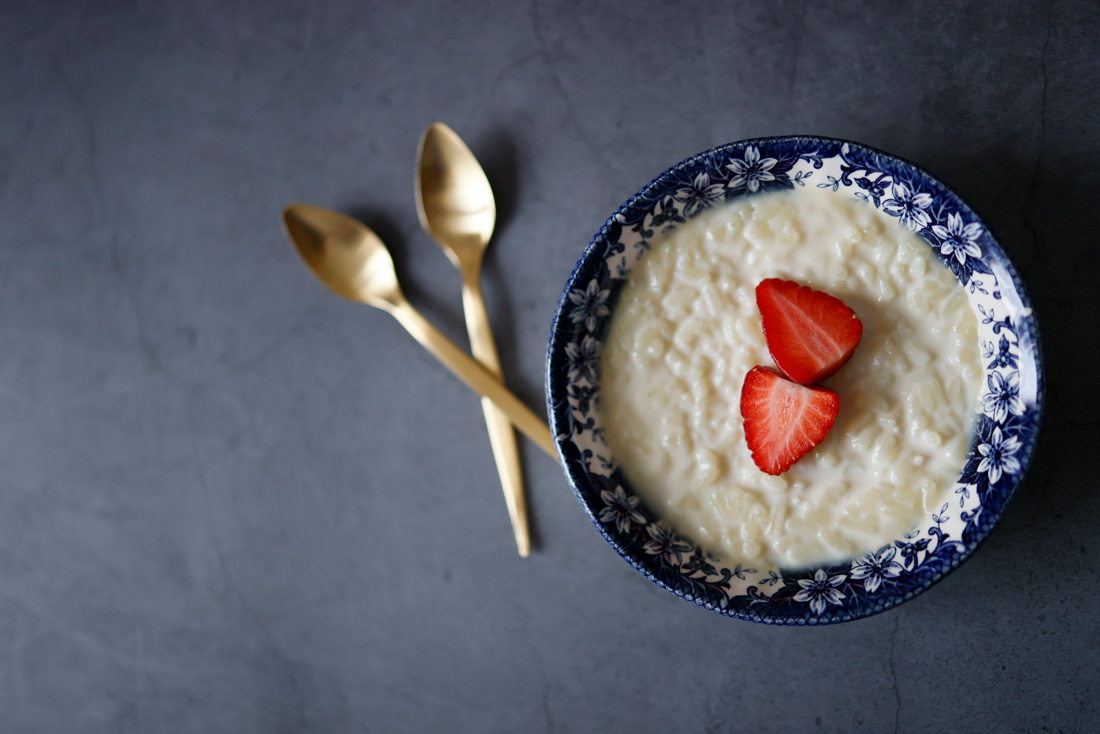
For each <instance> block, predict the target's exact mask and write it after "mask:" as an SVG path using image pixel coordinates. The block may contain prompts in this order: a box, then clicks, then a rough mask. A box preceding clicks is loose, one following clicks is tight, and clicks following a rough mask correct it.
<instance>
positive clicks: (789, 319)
mask: <svg viewBox="0 0 1100 734" xmlns="http://www.w3.org/2000/svg"><path fill="white" fill-rule="evenodd" d="M756 305H757V307H758V308H759V309H760V316H761V318H762V320H763V324H764V338H765V339H767V341H768V351H769V352H771V355H772V359H774V360H775V365H776V367H778V368H779V371H780V372H782V373H783V374H784V375H786V376H787V377H789V378H791V379H792V380H794V381H795V382H801V383H802V384H803V385H809V384H810V383H813V382H817V381H819V380H824V379H825V378H826V377H829V376H830V375H832V374H834V373H835V372H836V371H837V370H838V369H840V368H841V366H842V365H843V364H844V363H845V362H847V361H848V360H849V359H851V357H852V353H853V352H855V351H856V347H857V346H859V340H860V338H861V337H862V336H863V322H862V321H860V320H859V319H858V318H857V317H856V314H855V311H853V310H852V309H850V308H848V306H846V305H845V304H844V301H842V300H840V299H839V298H836V297H834V296H830V295H829V294H828V293H822V292H821V291H815V290H814V289H813V288H810V287H809V286H808V285H799V284H798V283H795V282H794V281H792V280H779V279H778V278H768V279H767V280H764V281H761V283H760V285H758V286H756Z"/></svg>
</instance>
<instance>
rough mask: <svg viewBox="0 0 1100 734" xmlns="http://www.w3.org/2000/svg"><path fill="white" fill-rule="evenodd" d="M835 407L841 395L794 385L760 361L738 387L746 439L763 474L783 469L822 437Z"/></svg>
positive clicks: (834, 418)
mask: <svg viewBox="0 0 1100 734" xmlns="http://www.w3.org/2000/svg"><path fill="white" fill-rule="evenodd" d="M839 411H840V396H838V395H837V394H836V393H835V392H834V391H832V390H830V389H829V388H827V387H817V386H816V385H811V386H806V385H799V384H798V383H797V382H791V381H790V380H788V379H787V378H785V377H783V376H782V375H779V374H778V373H776V372H775V371H773V370H771V369H768V368H767V367H760V366H759V365H758V366H756V367H753V368H752V369H751V370H749V373H748V374H747V375H745V384H744V386H743V387H742V388H741V417H742V418H744V419H745V441H746V442H747V443H748V444H749V451H751V452H752V460H753V461H755V462H756V465H757V466H758V467H760V469H761V470H762V471H765V472H767V473H768V474H782V473H783V472H785V471H787V470H788V469H790V468H791V465H792V464H794V463H795V462H796V461H798V460H799V459H801V458H802V457H803V456H805V455H806V454H808V453H809V452H810V451H811V450H812V449H813V448H814V446H817V445H818V444H819V443H821V442H822V441H823V440H825V436H826V435H828V433H829V429H831V428H832V427H833V423H835V422H836V415H837V413H838V412H839Z"/></svg>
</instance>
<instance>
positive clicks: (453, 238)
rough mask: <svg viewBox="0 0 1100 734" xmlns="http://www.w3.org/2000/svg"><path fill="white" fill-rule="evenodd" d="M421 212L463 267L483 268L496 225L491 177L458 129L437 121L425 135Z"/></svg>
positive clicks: (431, 230)
mask: <svg viewBox="0 0 1100 734" xmlns="http://www.w3.org/2000/svg"><path fill="white" fill-rule="evenodd" d="M417 158H418V164H417V169H416V178H417V180H416V193H417V196H416V212H417V215H418V216H419V217H420V224H421V225H422V226H423V227H424V229H425V230H426V231H427V232H428V233H429V234H430V235H431V236H432V237H433V238H435V240H436V241H437V242H438V243H439V244H440V246H441V247H442V248H443V250H444V252H446V253H447V256H448V257H449V258H450V259H451V261H452V262H453V263H454V264H455V266H456V267H458V268H459V269H460V270H462V271H463V273H465V272H466V271H467V270H469V269H471V268H474V267H475V266H476V267H477V268H480V265H481V257H482V254H483V253H484V251H485V247H486V246H487V245H488V244H489V238H490V237H492V235H493V228H494V227H495V226H496V217H497V210H496V201H495V199H494V198H493V190H492V188H491V187H490V186H489V179H488V178H487V177H486V176H485V171H484V170H483V169H482V168H481V164H480V163H478V161H477V158H476V157H474V154H473V152H471V151H470V149H469V148H468V147H467V146H466V144H465V143H464V142H462V138H460V137H459V136H458V134H457V133H455V131H454V130H452V129H451V128H449V127H448V126H447V125H444V124H443V123H442V122H434V123H432V124H431V125H429V126H428V128H427V130H425V131H424V135H423V137H422V138H421V139H420V151H419V154H418V156H417Z"/></svg>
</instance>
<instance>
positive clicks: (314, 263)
mask: <svg viewBox="0 0 1100 734" xmlns="http://www.w3.org/2000/svg"><path fill="white" fill-rule="evenodd" d="M283 226H284V227H285V228H286V233H287V236H288V237H289V238H290V241H291V242H292V243H293V244H294V247H295V248H296V249H297V250H298V254H299V255H301V256H302V259H303V260H304V261H305V263H306V265H307V266H308V267H309V269H310V270H311V271H313V274H314V275H315V276H317V278H318V279H319V280H320V281H321V282H322V283H324V284H325V285H326V286H328V287H329V289H330V290H332V291H333V292H334V293H337V294H338V295H341V296H343V297H344V298H348V299H350V300H352V301H358V302H360V303H365V304H367V305H368V306H374V307H376V308H380V309H382V310H383V311H386V312H387V313H389V314H390V315H391V316H393V317H394V318H396V319H397V320H398V321H399V322H400V323H401V325H402V326H404V327H405V330H406V331H408V332H409V333H410V334H412V336H413V338H414V339H416V340H417V341H418V342H420V344H421V346H423V347H424V348H425V349H427V350H428V351H429V352H431V353H432V354H433V355H434V356H435V358H436V359H438V360H439V361H440V362H442V363H443V365H444V366H445V367H447V368H448V369H449V370H450V371H451V372H452V373H454V375H455V376H456V377H458V378H459V379H460V380H462V381H463V382H465V383H466V384H467V385H468V386H469V387H470V388H471V389H473V390H474V392H476V393H478V394H479V395H481V396H482V397H486V398H489V399H490V400H492V401H493V402H494V403H495V404H496V405H497V406H498V407H499V408H500V409H501V410H502V411H504V413H505V414H506V415H507V416H508V419H509V420H510V421H511V422H512V423H513V424H514V425H515V427H516V428H518V429H519V430H520V431H522V432H523V433H524V434H526V435H527V436H528V437H529V438H530V439H531V440H532V441H534V442H535V443H536V444H538V446H539V447H540V448H541V449H542V450H543V451H545V452H546V453H548V454H550V455H551V456H553V457H557V451H556V450H555V448H554V439H553V436H551V435H550V428H549V427H548V426H547V425H546V423H544V422H543V421H542V420H541V419H540V418H539V417H538V416H536V415H535V414H534V413H532V412H531V410H530V409H529V408H528V407H527V406H526V405H524V404H523V403H522V402H521V401H520V399H519V398H517V397H516V396H515V395H513V394H512V393H511V392H510V391H509V390H508V389H507V388H505V387H504V386H503V385H501V384H500V382H499V381H498V380H497V378H496V377H494V376H493V375H492V374H491V373H490V372H489V371H488V370H486V369H485V368H484V367H482V366H481V365H480V364H478V362H477V361H475V360H474V359H473V358H472V357H470V355H468V354H466V352H464V351H462V349H461V348H459V347H458V346H457V345H456V344H455V343H454V342H452V341H451V340H450V339H448V338H447V337H445V336H444V335H443V334H442V333H441V332H440V331H439V330H438V329H436V328H435V327H434V326H432V325H431V323H429V322H428V321H427V319H425V318H424V317H423V316H421V315H420V312H418V311H417V310H416V309H415V308H413V307H412V304H410V303H409V302H408V300H406V299H405V295H404V294H403V293H402V292H401V287H400V285H399V284H398V282H397V274H396V273H395V272H394V269H393V260H392V259H391V258H390V253H389V250H387V249H386V246H385V245H384V244H383V243H382V240H381V239H379V238H378V235H376V234H375V233H374V232H373V231H372V230H371V229H370V228H368V227H367V226H366V225H365V224H363V223H362V222H359V221H357V220H355V219H352V218H351V217H347V216H344V215H343V214H340V213H338V212H334V211H331V210H328V209H322V208H321V207H318V206H311V205H309V204H291V205H290V206H288V207H287V208H286V209H284V210H283Z"/></svg>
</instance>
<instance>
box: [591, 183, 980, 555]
mask: <svg viewBox="0 0 1100 734" xmlns="http://www.w3.org/2000/svg"><path fill="white" fill-rule="evenodd" d="M766 278H781V279H785V280H795V281H798V282H799V283H801V284H804V285H808V286H810V287H812V288H814V289H817V290H821V291H825V292H827V293H830V294H832V295H834V296H836V297H837V298H840V299H841V300H842V301H844V302H845V303H846V304H848V305H849V306H851V307H852V308H853V309H854V310H855V312H856V314H857V315H858V316H859V318H860V319H861V320H862V321H863V325H864V332H863V339H862V342H861V343H860V346H859V348H858V349H857V350H856V352H855V355H854V356H853V358H852V359H851V361H850V362H848V364H847V365H845V366H844V368H843V369H841V370H840V371H839V372H838V373H837V374H836V375H834V376H833V377H831V378H829V379H828V380H825V381H824V382H823V383H822V384H824V385H825V386H827V387H830V388H832V389H833V390H836V391H837V392H838V393H839V394H840V398H841V402H840V414H839V416H838V418H837V421H836V424H835V425H834V426H833V428H832V431H831V432H830V433H829V435H828V436H827V437H826V438H825V440H824V441H823V442H822V443H821V444H820V445H818V446H817V447H816V448H815V449H814V450H813V451H812V452H810V453H809V454H807V455H806V456H804V457H803V458H802V460H801V461H799V462H798V463H797V464H795V465H794V466H793V467H791V468H790V469H789V470H788V471H787V472H785V473H784V474H782V475H781V476H769V475H767V474H765V473H764V472H762V471H761V470H760V469H758V468H757V466H756V465H755V464H754V462H753V460H752V456H751V455H750V453H749V450H748V447H747V446H746V444H745V438H744V432H743V430H742V422H741V417H740V413H739V402H740V390H741V384H742V381H743V380H744V377H745V374H746V373H747V372H748V371H749V370H750V369H751V368H752V367H753V366H755V365H758V364H762V365H771V364H772V362H771V358H770V356H769V353H768V348H767V345H766V343H765V340H764V335H763V333H762V330H761V324H760V314H759V312H758V310H757V306H756V299H755V295H754V290H755V287H756V285H757V284H758V283H759V282H760V281H762V280H764V279H766ZM977 344H978V340H977V322H976V319H975V317H974V314H973V312H972V311H971V309H970V307H969V304H968V302H967V299H966V295H965V292H964V290H963V289H962V288H960V287H959V286H958V284H957V282H956V280H955V278H954V276H953V274H952V273H951V272H950V271H949V270H948V269H947V268H946V267H944V266H943V264H942V263H940V262H939V261H938V260H937V259H936V256H935V254H934V253H933V251H932V249H931V248H930V247H929V246H928V244H927V243H926V242H924V241H923V240H922V239H920V238H919V237H918V236H916V235H915V234H913V233H912V232H910V231H909V230H907V229H905V228H904V227H903V226H901V225H900V224H899V223H898V221H897V220H896V219H893V218H891V217H889V216H887V215H885V214H882V213H880V212H878V211H877V210H875V209H874V208H873V207H871V206H870V205H869V204H866V203H865V202H862V201H858V200H855V199H852V198H850V197H848V196H845V195H843V194H839V193H833V192H831V191H828V190H824V191H822V190H813V189H810V190H804V189H796V190H792V191H784V192H776V193H768V194H759V195H755V196H747V197H741V198H738V199H736V200H734V201H732V202H730V203H726V204H723V205H720V206H717V207H714V208H712V209H710V210H708V211H706V212H703V213H702V214H700V215H698V216H696V217H695V218H693V219H691V220H689V221H688V222H687V223H685V224H681V225H680V226H679V227H677V228H676V229H675V230H673V231H672V232H671V233H669V234H668V235H666V236H665V237H664V238H662V239H660V240H659V241H654V242H653V244H652V249H651V251H650V252H649V253H647V254H646V256H645V257H644V258H642V260H641V261H640V262H639V263H638V264H637V265H636V266H635V268H634V269H633V271H632V272H631V273H630V276H629V278H628V279H627V282H626V284H625V286H624V287H623V291H622V293H621V296H620V300H619V303H618V305H617V306H616V309H615V313H614V315H613V317H612V320H611V324H610V327H609V330H608V334H607V337H606V342H605V344H604V347H603V352H602V356H601V388H600V406H599V410H600V414H601V422H602V423H603V425H604V427H605V430H606V437H607V441H608V444H609V446H610V448H611V450H612V454H613V455H614V456H615V458H616V461H617V463H618V465H619V466H620V467H621V468H622V470H623V473H624V475H625V476H626V478H627V480H628V481H629V483H630V485H631V487H632V488H633V489H634V491H635V492H636V493H637V494H638V495H639V496H640V497H641V498H642V499H643V500H644V501H645V502H646V504H647V505H648V506H649V507H650V508H651V509H652V510H653V511H655V512H656V513H657V514H658V515H660V516H661V518H662V520H663V521H664V522H665V523H666V524H668V525H670V526H671V527H673V528H675V529H676V530H677V532H679V533H681V534H682V535H684V536H686V537H688V538H690V539H692V540H693V541H695V542H696V543H698V544H700V545H702V546H703V547H704V548H706V549H707V550H709V551H710V552H712V553H715V554H716V555H718V556H720V557H721V558H722V559H723V560H725V561H727V562H737V563H742V564H745V565H752V566H754V567H758V568H761V567H769V566H779V567H785V568H802V567H810V566H816V565H820V564H824V563H831V562H837V561H841V560H844V559H847V558H851V557H854V556H856V555H858V554H860V553H862V552H868V551H873V550H876V549H878V548H880V547H881V546H883V545H885V544H887V543H890V542H891V541H893V540H894V539H896V538H899V537H901V536H902V535H903V534H904V533H905V532H906V531H908V530H909V529H910V528H912V527H913V525H914V524H915V523H916V522H917V521H918V520H919V519H920V518H921V517H923V516H925V515H927V514H929V513H931V512H934V511H936V510H937V509H939V507H940V506H941V505H942V504H943V503H944V502H945V501H946V498H947V496H948V495H949V494H950V491H951V488H952V486H953V484H954V481H955V479H956V478H957V477H958V474H959V471H960V469H961V467H962V462H963V461H964V460H965V457H966V455H967V450H968V448H969V445H970V441H971V437H972V433H973V428H974V426H973V422H974V417H975V408H976V406H977V395H978V391H979V388H980V381H981V375H982V367H981V362H980V358H979V353H978V346H977Z"/></svg>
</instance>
